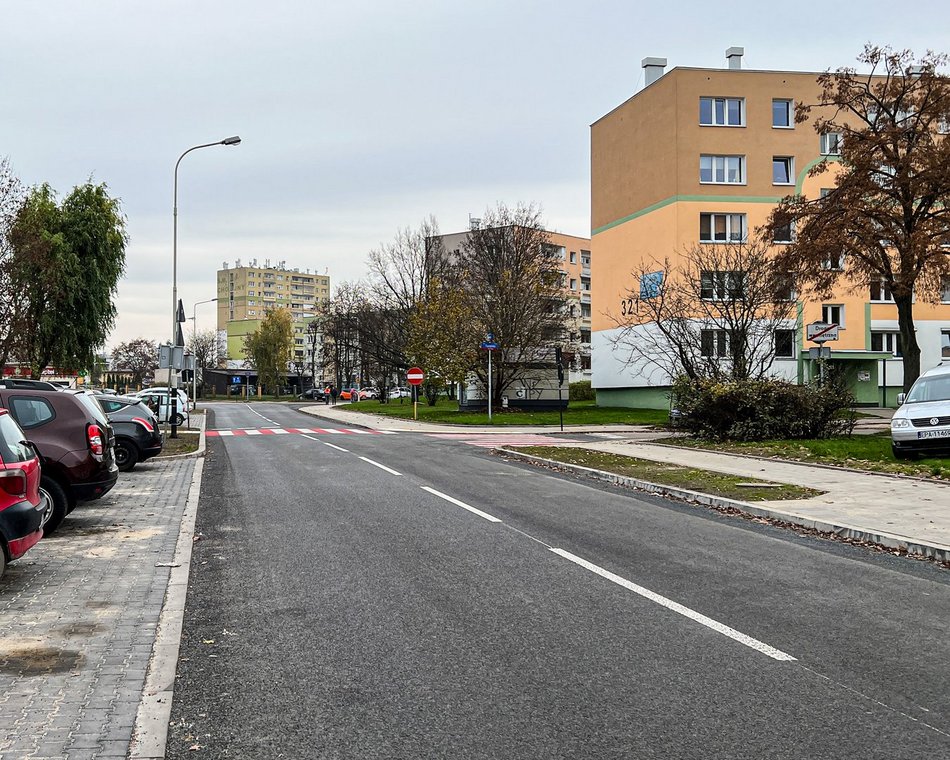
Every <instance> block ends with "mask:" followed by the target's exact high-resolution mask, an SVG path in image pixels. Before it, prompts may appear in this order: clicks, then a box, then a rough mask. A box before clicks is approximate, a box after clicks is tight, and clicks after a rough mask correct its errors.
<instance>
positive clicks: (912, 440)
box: [891, 363, 950, 459]
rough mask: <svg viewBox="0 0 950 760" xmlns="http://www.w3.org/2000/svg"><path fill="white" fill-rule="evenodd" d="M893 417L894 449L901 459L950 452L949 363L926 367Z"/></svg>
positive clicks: (896, 455) (892, 446) (892, 437)
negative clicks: (927, 368)
mask: <svg viewBox="0 0 950 760" xmlns="http://www.w3.org/2000/svg"><path fill="white" fill-rule="evenodd" d="M897 401H898V403H899V404H900V407H898V409H897V411H896V412H894V417H893V419H892V420H891V449H892V451H893V452H894V456H895V457H897V458H898V459H909V458H910V457H913V456H916V455H921V454H933V455H937V456H940V455H947V454H950V363H948V364H943V363H941V365H940V366H939V367H934V368H933V369H931V370H927V371H926V372H924V374H922V375H921V376H920V377H918V378H917V382H916V383H914V384H913V385H912V386H911V389H910V392H909V393H908V394H907V395H906V396H905V395H904V394H903V393H901V394H900V395H898V397H897Z"/></svg>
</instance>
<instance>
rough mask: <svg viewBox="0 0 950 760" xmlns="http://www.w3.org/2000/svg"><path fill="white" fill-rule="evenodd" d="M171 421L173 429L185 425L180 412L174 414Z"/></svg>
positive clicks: (183, 416) (183, 417)
mask: <svg viewBox="0 0 950 760" xmlns="http://www.w3.org/2000/svg"><path fill="white" fill-rule="evenodd" d="M172 419H173V424H174V425H175V427H181V426H182V425H184V424H185V415H183V414H182V413H181V412H176V413H175V416H174V417H173V418H172Z"/></svg>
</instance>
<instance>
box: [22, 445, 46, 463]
mask: <svg viewBox="0 0 950 760" xmlns="http://www.w3.org/2000/svg"><path fill="white" fill-rule="evenodd" d="M21 443H23V444H26V445H27V446H29V447H30V448H31V449H32V450H33V453H34V454H36V458H37V459H40V460H42V459H43V457H42V455H41V454H40V449H39V447H38V446H37V445H36V444H35V443H33V441H21Z"/></svg>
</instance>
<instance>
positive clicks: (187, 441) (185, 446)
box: [156, 433, 201, 459]
mask: <svg viewBox="0 0 950 760" xmlns="http://www.w3.org/2000/svg"><path fill="white" fill-rule="evenodd" d="M200 440H201V436H200V435H196V434H195V433H179V435H178V438H170V437H169V436H167V435H166V436H165V443H164V444H163V445H162V453H161V454H159V456H158V457H156V458H157V459H161V458H162V457H170V456H174V455H176V454H190V453H191V452H192V451H197V450H198V442H199V441H200Z"/></svg>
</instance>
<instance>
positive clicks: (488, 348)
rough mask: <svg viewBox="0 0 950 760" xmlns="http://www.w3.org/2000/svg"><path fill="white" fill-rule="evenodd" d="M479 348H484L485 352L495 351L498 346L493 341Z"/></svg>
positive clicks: (486, 342)
mask: <svg viewBox="0 0 950 760" xmlns="http://www.w3.org/2000/svg"><path fill="white" fill-rule="evenodd" d="M480 347H481V348H484V349H485V350H486V351H495V350H496V349H497V348H498V344H497V343H495V342H494V341H487V340H486V341H485V342H484V343H482V344H481V346H480Z"/></svg>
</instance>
